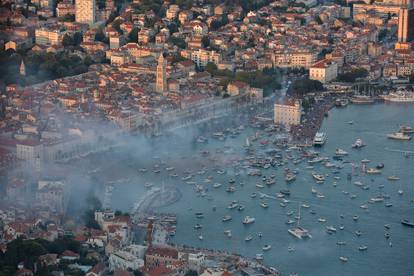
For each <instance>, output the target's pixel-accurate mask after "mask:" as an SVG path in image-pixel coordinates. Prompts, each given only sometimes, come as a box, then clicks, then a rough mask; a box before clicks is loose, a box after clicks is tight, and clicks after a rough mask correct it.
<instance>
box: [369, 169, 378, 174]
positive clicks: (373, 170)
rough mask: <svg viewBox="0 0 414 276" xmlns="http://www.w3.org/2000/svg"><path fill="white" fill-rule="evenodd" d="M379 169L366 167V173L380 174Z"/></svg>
mask: <svg viewBox="0 0 414 276" xmlns="http://www.w3.org/2000/svg"><path fill="white" fill-rule="evenodd" d="M380 173H381V171H380V170H379V169H376V168H368V169H367V174H380Z"/></svg>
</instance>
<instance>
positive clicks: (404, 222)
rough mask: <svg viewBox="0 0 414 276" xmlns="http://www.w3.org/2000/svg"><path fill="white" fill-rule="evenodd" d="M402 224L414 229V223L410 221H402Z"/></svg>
mask: <svg viewBox="0 0 414 276" xmlns="http://www.w3.org/2000/svg"><path fill="white" fill-rule="evenodd" d="M401 224H402V225H405V226H409V227H414V222H413V221H410V220H408V219H402V220H401Z"/></svg>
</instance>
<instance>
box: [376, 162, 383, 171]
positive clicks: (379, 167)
mask: <svg viewBox="0 0 414 276" xmlns="http://www.w3.org/2000/svg"><path fill="white" fill-rule="evenodd" d="M384 167H385V165H384V163H379V164H378V165H377V166H376V167H375V168H377V169H379V170H381V169H383V168H384Z"/></svg>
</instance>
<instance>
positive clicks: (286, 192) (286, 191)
mask: <svg viewBox="0 0 414 276" xmlns="http://www.w3.org/2000/svg"><path fill="white" fill-rule="evenodd" d="M280 193H281V194H282V195H285V196H289V195H290V190H288V189H282V190H280Z"/></svg>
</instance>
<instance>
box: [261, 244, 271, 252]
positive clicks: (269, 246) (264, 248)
mask: <svg viewBox="0 0 414 276" xmlns="http://www.w3.org/2000/svg"><path fill="white" fill-rule="evenodd" d="M270 249H272V246H271V245H270V244H266V245H265V246H263V247H262V250H263V251H269V250H270Z"/></svg>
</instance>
